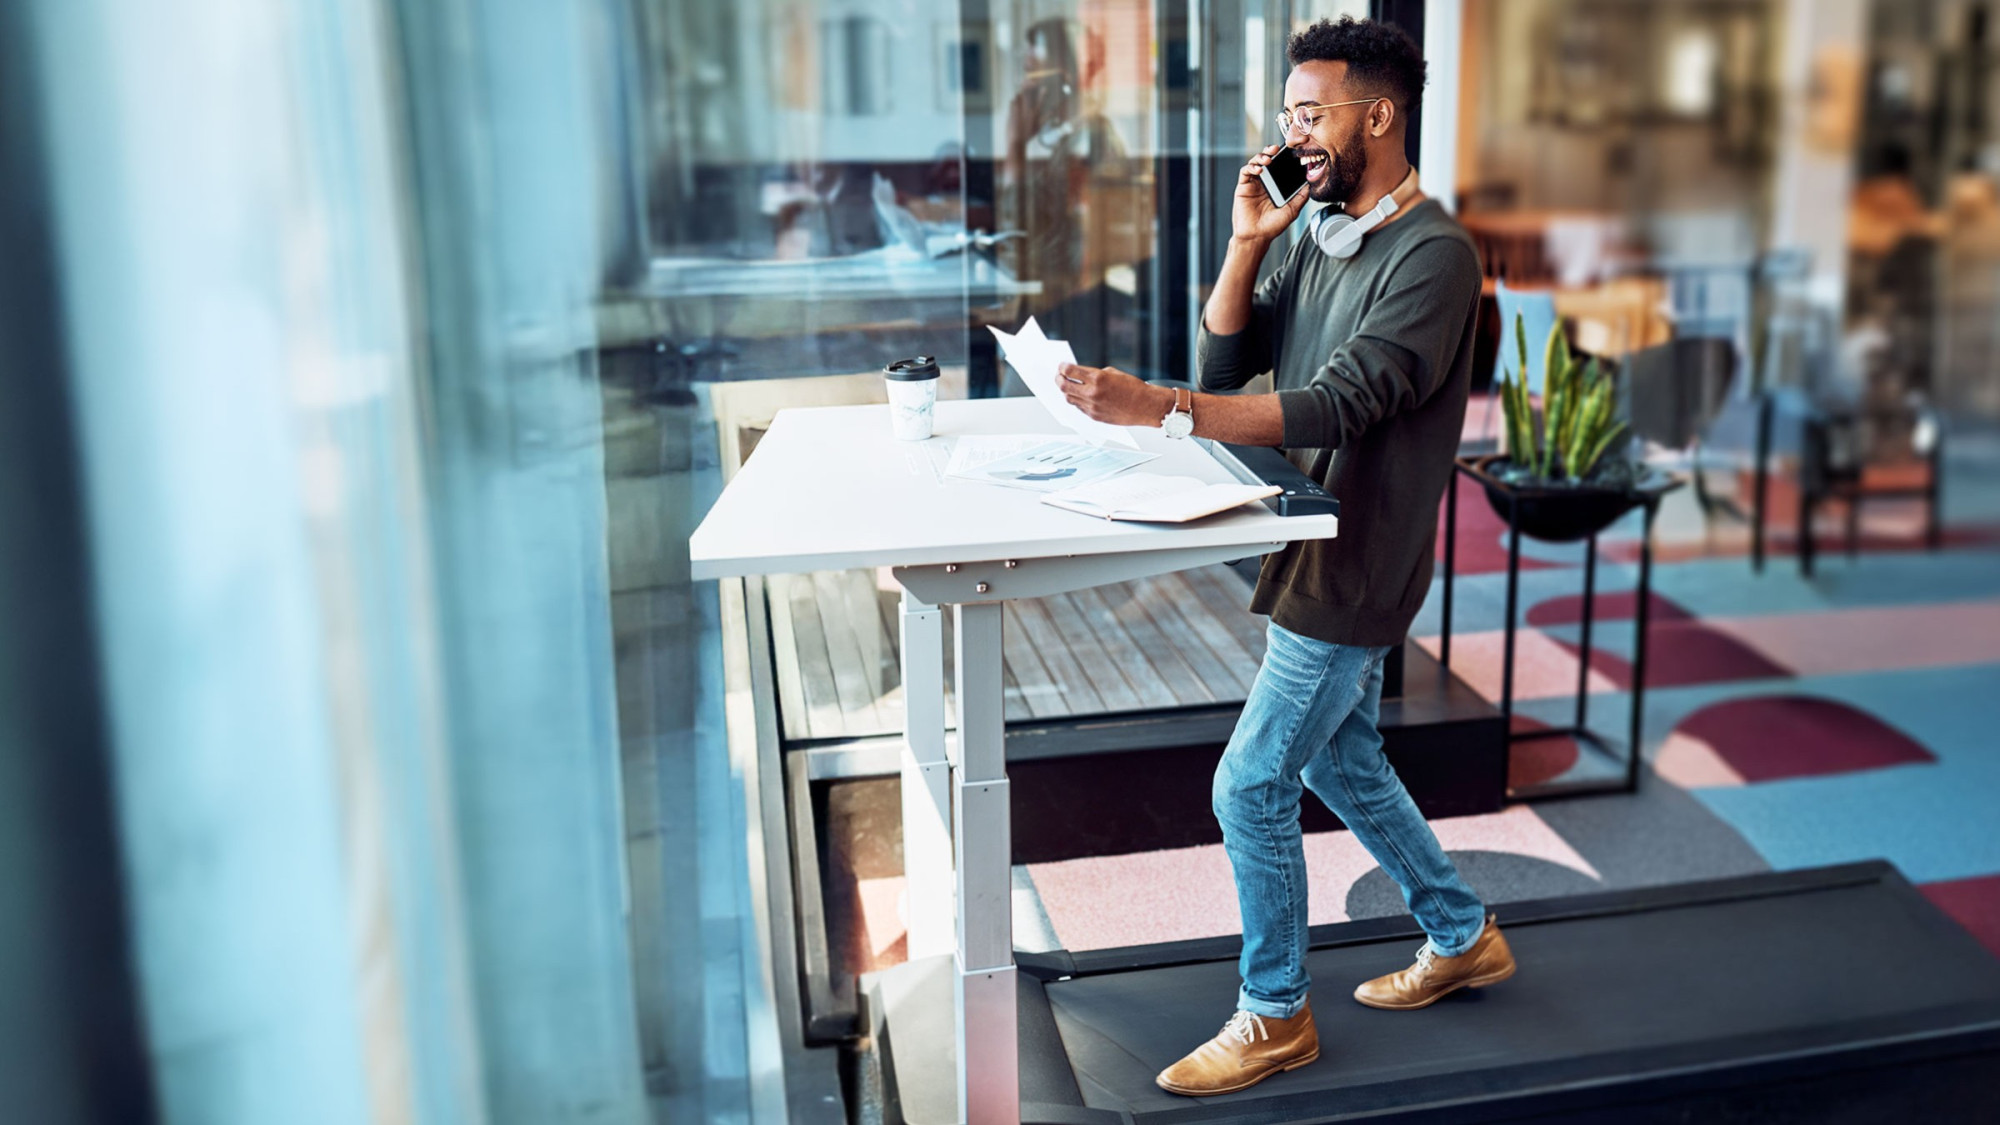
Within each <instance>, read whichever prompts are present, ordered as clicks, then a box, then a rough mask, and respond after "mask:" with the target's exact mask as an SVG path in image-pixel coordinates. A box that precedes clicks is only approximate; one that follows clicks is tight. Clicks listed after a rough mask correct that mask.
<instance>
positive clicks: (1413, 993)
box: [1354, 914, 1514, 1011]
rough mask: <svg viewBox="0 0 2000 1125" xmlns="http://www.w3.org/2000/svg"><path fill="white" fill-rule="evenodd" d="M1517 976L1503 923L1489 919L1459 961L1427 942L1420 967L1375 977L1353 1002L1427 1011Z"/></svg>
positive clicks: (1419, 955) (1419, 956)
mask: <svg viewBox="0 0 2000 1125" xmlns="http://www.w3.org/2000/svg"><path fill="white" fill-rule="evenodd" d="M1513 975H1514V951H1513V950H1511V949H1508V948H1507V939H1506V938H1504V937H1502V936H1500V923H1499V922H1497V921H1495V920H1494V917H1493V915H1491V914H1488V915H1487V916H1486V926H1485V928H1484V929H1482V930H1480V931H1479V939H1478V940H1477V941H1474V942H1473V943H1472V948H1471V949H1468V950H1466V951H1465V952H1464V953H1461V954H1459V955H1458V956H1456V957H1440V956H1438V955H1437V951H1436V950H1434V949H1432V948H1431V943H1430V942H1425V943H1424V945H1423V948H1422V949H1419V950H1417V963H1416V964H1414V965H1412V966H1410V967H1409V968H1407V969H1404V970H1403V971H1401V972H1397V973H1390V974H1389V975H1388V976H1386V977H1376V978H1375V979H1374V980H1371V981H1369V982H1367V983H1366V984H1363V985H1362V986H1361V987H1359V988H1357V989H1355V990H1354V998H1355V999H1356V1000H1359V1001H1361V1002H1362V1003H1363V1004H1366V1005H1368V1006H1369V1007H1371V1008H1387V1009H1389V1010H1391V1011H1408V1010H1410V1009H1413V1008H1427V1007H1429V1006H1431V1005H1432V1004H1435V1003H1437V1001H1438V999H1439V998H1440V997H1443V996H1445V995H1447V994H1449V993H1451V992H1455V991H1457V990H1458V989H1461V988H1485V987H1486V986H1487V985H1489V984H1498V983H1500V982H1501V981H1503V980H1506V979H1507V978H1508V977H1511V976H1513Z"/></svg>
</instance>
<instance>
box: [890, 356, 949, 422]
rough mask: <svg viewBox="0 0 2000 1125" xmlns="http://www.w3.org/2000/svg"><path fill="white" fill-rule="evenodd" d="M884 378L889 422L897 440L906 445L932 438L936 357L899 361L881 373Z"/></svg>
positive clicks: (935, 401) (936, 376)
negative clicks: (887, 390)
mask: <svg viewBox="0 0 2000 1125" xmlns="http://www.w3.org/2000/svg"><path fill="white" fill-rule="evenodd" d="M882 378H883V380H884V382H886V383H887V384H888V387H889V420H890V423H891V424H892V425H893V426H894V427H895V430H896V436H897V437H898V438H900V439H902V440H903V441H923V440H924V439H925V438H928V437H930V436H931V417H932V415H934V414H935V413H936V412H937V385H938V365H937V357H936V356H928V355H920V356H918V357H917V358H915V359H899V360H897V361H896V362H894V363H892V364H890V365H889V366H887V367H884V368H883V369H882Z"/></svg>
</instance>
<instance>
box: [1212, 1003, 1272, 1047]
mask: <svg viewBox="0 0 2000 1125" xmlns="http://www.w3.org/2000/svg"><path fill="white" fill-rule="evenodd" d="M1253 1028H1254V1029H1255V1032H1256V1033H1255V1034H1254V1035H1253V1034H1252V1033H1251V1032H1252V1029H1253ZM1222 1034H1224V1035H1227V1036H1229V1037H1230V1038H1231V1039H1234V1040H1236V1041H1237V1042H1238V1043H1241V1044H1243V1045H1244V1046H1245V1047H1248V1046H1249V1045H1250V1044H1252V1043H1254V1042H1256V1041H1257V1040H1258V1039H1260V1038H1261V1039H1269V1038H1270V1037H1271V1032H1270V1030H1269V1029H1268V1028H1266V1027H1265V1026H1264V1017H1262V1016H1260V1015H1258V1014H1257V1013H1255V1012H1245V1011H1240V1010H1239V1011H1238V1012H1237V1013H1236V1014H1235V1015H1233V1016H1230V1017H1229V1022H1228V1023H1226V1024H1223V1025H1222Z"/></svg>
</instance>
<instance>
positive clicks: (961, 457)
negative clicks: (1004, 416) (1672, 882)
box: [944, 434, 1049, 477]
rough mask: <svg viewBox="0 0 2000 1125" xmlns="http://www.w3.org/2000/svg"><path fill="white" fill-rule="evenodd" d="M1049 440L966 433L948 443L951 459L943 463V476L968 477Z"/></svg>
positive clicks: (1035, 436) (1036, 435)
mask: <svg viewBox="0 0 2000 1125" xmlns="http://www.w3.org/2000/svg"><path fill="white" fill-rule="evenodd" d="M1048 440H1049V435H1047V434H966V435H965V436H964V437H961V438H959V439H957V440H956V441H954V442H953V443H952V447H951V460H949V461H946V462H945V466H944V472H945V475H946V476H952V477H963V476H970V475H971V474H972V471H973V470H974V469H977V468H979V467H980V466H982V465H990V464H992V463H993V462H995V461H998V460H1000V459H1001V458H1002V457H1011V456H1013V455H1014V454H1016V453H1019V452H1021V451H1022V450H1024V449H1033V448H1034V447H1035V446H1038V445H1041V444H1042V443H1044V442H1046V441H1048Z"/></svg>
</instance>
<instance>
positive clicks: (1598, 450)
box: [1465, 315, 1672, 543]
mask: <svg viewBox="0 0 2000 1125" xmlns="http://www.w3.org/2000/svg"><path fill="white" fill-rule="evenodd" d="M1514 342H1515V347H1516V350H1517V357H1518V362H1517V363H1516V364H1515V366H1514V370H1513V371H1512V372H1511V373H1509V374H1508V375H1507V376H1505V377H1503V378H1502V379H1501V382H1500V388H1499V393H1500V405H1501V409H1502V412H1503V414H1504V415H1505V426H1506V443H1507V446H1506V448H1507V451H1506V452H1505V453H1497V454H1490V455H1488V456H1484V457H1477V458H1474V459H1472V460H1470V461H1468V462H1465V466H1466V469H1467V470H1468V471H1469V472H1471V473H1472V475H1473V476H1475V477H1477V478H1478V479H1479V482H1480V484H1482V485H1483V486H1484V487H1485V489H1486V499H1487V502H1488V503H1489V504H1491V505H1492V506H1493V510H1494V512H1495V513H1497V514H1498V515H1499V516H1500V518H1501V519H1509V520H1514V521H1516V522H1517V526H1518V527H1519V528H1520V530H1521V533H1522V534H1524V535H1529V536H1532V537H1534V538H1536V539H1542V540H1546V541H1549V542H1556V543H1566V542H1573V541H1575V540H1578V539H1587V538H1589V537H1590V536H1592V535H1595V534H1597V533H1598V532H1600V531H1602V530H1604V529H1605V528H1606V527H1609V526H1610V525H1611V523H1612V522H1613V521H1614V520H1616V519H1617V518H1618V517H1620V516H1622V515H1624V514H1625V513H1626V512H1629V511H1631V510H1632V509H1633V508H1635V507H1637V506H1638V505H1639V504H1641V503H1644V502H1645V501H1646V499H1647V497H1648V496H1649V495H1651V494H1654V493H1656V492H1658V491H1661V486H1662V485H1665V486H1666V487H1672V482H1671V481H1661V480H1651V479H1647V476H1646V474H1645V472H1644V466H1642V465H1640V464H1637V463H1635V462H1634V461H1633V460H1631V459H1630V458H1629V457H1627V456H1625V450H1626V448H1627V446H1628V444H1629V441H1630V435H1629V434H1628V433H1627V431H1626V427H1625V423H1624V422H1623V421H1622V420H1620V418H1619V417H1618V413H1619V411H1618V380H1617V376H1616V374H1615V373H1614V372H1613V371H1612V370H1611V369H1609V368H1608V367H1607V366H1606V365H1604V364H1600V363H1599V362H1598V361H1597V359H1596V358H1595V357H1592V358H1591V359H1589V360H1588V361H1584V360H1579V359H1578V358H1577V356H1576V355H1575V353H1573V352H1572V351H1571V350H1570V346H1569V337H1568V336H1567V335H1566V334H1565V333H1564V332H1563V326H1562V322H1561V321H1557V323H1556V325H1555V327H1554V328H1553V329H1552V330H1551V331H1550V332H1549V338H1548V342H1547V345H1546V348H1547V350H1546V353H1545V361H1546V362H1545V364H1544V368H1545V376H1544V388H1543V389H1544V394H1543V396H1542V409H1541V411H1540V412H1539V413H1537V411H1536V410H1535V408H1534V404H1533V402H1532V400H1531V399H1530V398H1529V395H1528V380H1527V370H1528V330H1527V327H1526V324H1525V322H1524V320H1523V318H1522V317H1520V316H1518V315H1517V316H1515V318H1514Z"/></svg>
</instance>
